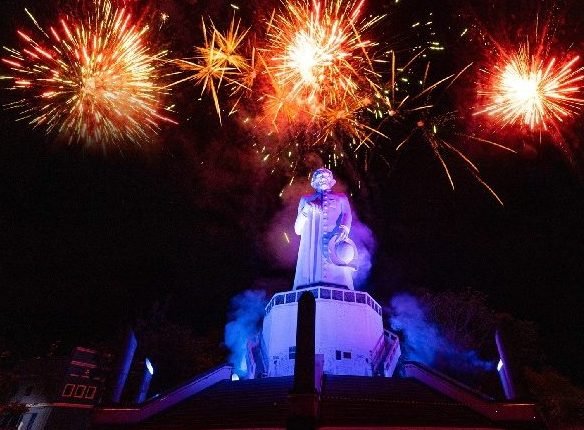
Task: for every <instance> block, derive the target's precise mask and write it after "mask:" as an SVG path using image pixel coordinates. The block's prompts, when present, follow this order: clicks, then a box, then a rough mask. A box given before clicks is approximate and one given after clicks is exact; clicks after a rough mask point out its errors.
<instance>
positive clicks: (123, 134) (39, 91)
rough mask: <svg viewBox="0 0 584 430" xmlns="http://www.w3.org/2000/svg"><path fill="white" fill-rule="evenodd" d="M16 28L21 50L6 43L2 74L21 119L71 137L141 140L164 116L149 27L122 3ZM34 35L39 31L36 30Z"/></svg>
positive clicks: (103, 3)
mask: <svg viewBox="0 0 584 430" xmlns="http://www.w3.org/2000/svg"><path fill="white" fill-rule="evenodd" d="M27 14H28V15H29V17H30V18H31V20H32V21H33V23H34V24H35V29H31V30H25V31H18V35H19V37H20V39H21V41H22V45H23V47H22V48H19V49H13V48H5V50H6V51H7V53H8V55H7V56H6V57H5V58H3V59H2V61H3V63H4V64H5V65H6V66H8V67H9V68H10V74H9V75H8V76H5V77H3V78H4V79H9V80H10V81H12V86H11V88H12V89H14V90H15V91H17V92H18V93H20V94H22V98H21V99H20V100H18V101H15V102H13V103H11V104H10V105H9V107H11V108H14V109H17V110H18V111H19V112H20V117H19V119H21V120H26V121H28V122H29V123H30V124H32V125H33V126H35V127H42V128H44V129H45V130H46V131H47V133H56V134H57V135H58V136H59V137H61V138H64V139H65V140H66V141H68V142H69V143H84V144H86V145H88V146H92V145H96V144H97V145H102V146H103V147H104V148H105V147H106V146H110V145H121V144H123V143H126V142H132V143H134V144H138V145H141V144H142V143H144V142H147V141H149V140H150V139H152V137H153V136H154V134H155V133H156V131H157V130H158V128H159V126H160V124H161V123H163V122H173V121H172V120H171V119H169V118H167V117H166V116H164V115H163V113H162V111H163V107H162V99H163V96H164V95H165V94H166V91H165V90H164V89H163V88H162V87H161V86H160V85H159V84H158V80H159V70H158V68H157V64H158V61H159V60H160V59H161V58H162V57H163V56H164V55H165V53H164V52H160V53H156V54H152V53H151V52H150V49H149V48H148V47H147V43H146V33H147V31H148V27H147V26H144V27H140V26H138V25H137V24H134V23H133V22H132V16H131V15H130V14H129V13H128V12H126V10H125V9H123V8H122V9H117V8H116V7H114V6H113V5H112V3H110V1H109V0H93V1H92V2H91V4H90V6H89V10H88V11H87V10H85V8H83V11H82V12H81V14H79V15H77V16H73V17H66V18H62V19H61V20H60V21H59V22H58V24H57V25H55V26H51V27H49V28H48V29H43V28H42V27H41V26H40V25H39V24H38V22H37V21H36V19H35V18H34V17H33V16H32V15H31V14H30V13H29V12H28V11H27ZM35 34H36V35H35Z"/></svg>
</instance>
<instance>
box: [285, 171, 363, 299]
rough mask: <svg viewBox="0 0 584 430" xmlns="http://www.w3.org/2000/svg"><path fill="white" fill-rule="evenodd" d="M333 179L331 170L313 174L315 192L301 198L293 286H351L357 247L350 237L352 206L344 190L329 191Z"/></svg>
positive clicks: (295, 228) (312, 182)
mask: <svg viewBox="0 0 584 430" xmlns="http://www.w3.org/2000/svg"><path fill="white" fill-rule="evenodd" d="M335 183H336V181H335V180H334V178H333V174H332V172H331V171H330V170H328V169H325V168H321V169H318V170H315V171H314V172H313V174H312V179H311V181H310V185H311V186H312V187H313V188H314V189H315V193H314V194H311V195H307V196H302V197H301V198H300V203H299V205H298V216H297V217H296V223H295V224H294V231H295V232H296V234H297V235H299V236H300V247H299V249H298V261H297V262H296V275H295V277H294V289H298V288H304V287H308V286H311V285H315V284H329V285H334V286H338V287H345V288H349V289H351V290H352V289H353V277H352V272H353V271H355V270H357V269H356V267H355V266H353V265H351V262H352V261H354V260H355V259H356V256H357V248H356V247H355V244H354V243H353V241H352V240H351V239H349V232H350V231H351V219H352V216H351V206H350V205H349V200H348V199H347V196H346V195H345V194H340V193H333V192H332V191H331V189H332V187H333V185H334V184H335Z"/></svg>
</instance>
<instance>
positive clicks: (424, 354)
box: [389, 293, 494, 373]
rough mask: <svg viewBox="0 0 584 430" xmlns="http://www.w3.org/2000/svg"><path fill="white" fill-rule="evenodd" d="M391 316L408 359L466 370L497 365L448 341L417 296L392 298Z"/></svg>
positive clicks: (439, 367)
mask: <svg viewBox="0 0 584 430" xmlns="http://www.w3.org/2000/svg"><path fill="white" fill-rule="evenodd" d="M390 315H391V316H390V318H389V322H390V326H391V329H392V330H394V331H396V332H400V333H401V335H402V336H401V342H402V352H403V357H404V358H405V359H406V360H414V361H419V362H422V363H424V364H427V365H429V366H435V367H437V368H438V370H443V369H444V368H446V369H456V370H457V371H458V372H462V373H472V372H476V371H481V370H482V371H486V370H491V369H492V368H493V366H494V363H492V362H490V361H486V360H482V359H481V358H480V357H479V356H478V354H477V352H476V351H473V350H465V349H463V348H461V347H460V346H459V345H454V344H451V343H450V342H448V341H447V339H446V338H445V337H444V336H443V335H442V334H441V332H440V328H439V326H438V325H437V324H435V323H433V322H432V321H430V320H429V318H428V316H427V312H426V310H425V308H424V306H423V305H422V303H420V301H419V300H418V299H417V298H416V297H415V296H413V295H411V294H407V293H401V294H397V295H395V296H394V297H393V298H392V299H391V308H390Z"/></svg>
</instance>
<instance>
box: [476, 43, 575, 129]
mask: <svg viewBox="0 0 584 430" xmlns="http://www.w3.org/2000/svg"><path fill="white" fill-rule="evenodd" d="M504 57H505V60H504V62H503V63H502V64H500V65H496V66H495V67H494V69H493V71H490V72H489V71H486V73H487V74H488V75H490V76H491V77H492V83H491V84H490V86H489V87H488V89H486V90H480V91H479V95H482V96H486V97H487V102H486V105H485V107H484V108H482V109H481V110H479V111H478V112H476V114H477V115H479V114H487V115H489V116H492V117H496V118H497V121H498V122H500V123H501V124H502V126H503V127H504V126H507V125H514V124H522V125H525V126H528V127H529V128H530V129H531V130H547V129H548V127H549V126H550V125H552V124H558V123H560V122H563V121H564V120H565V119H567V118H571V117H574V116H575V115H577V114H578V113H579V112H580V111H581V109H582V107H583V106H584V98H582V88H583V81H584V67H577V63H578V61H579V57H577V56H576V57H573V58H571V59H561V60H559V61H558V60H557V59H556V58H551V59H549V60H548V59H546V58H543V57H542V56H541V55H531V54H530V53H529V48H528V46H527V45H525V46H522V47H521V48H520V49H519V51H518V52H516V53H514V54H512V55H506V56H504Z"/></svg>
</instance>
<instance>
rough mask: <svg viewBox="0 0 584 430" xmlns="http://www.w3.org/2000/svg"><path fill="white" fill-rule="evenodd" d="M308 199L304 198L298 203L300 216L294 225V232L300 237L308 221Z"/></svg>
mask: <svg viewBox="0 0 584 430" xmlns="http://www.w3.org/2000/svg"><path fill="white" fill-rule="evenodd" d="M305 206H306V199H305V198H304V197H302V198H300V203H298V215H297V216H296V222H295V223H294V231H295V232H296V234H297V235H298V236H300V235H301V234H302V231H303V230H304V225H305V224H306V221H307V220H308V212H307V210H306V208H305ZM303 209H304V210H303Z"/></svg>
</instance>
